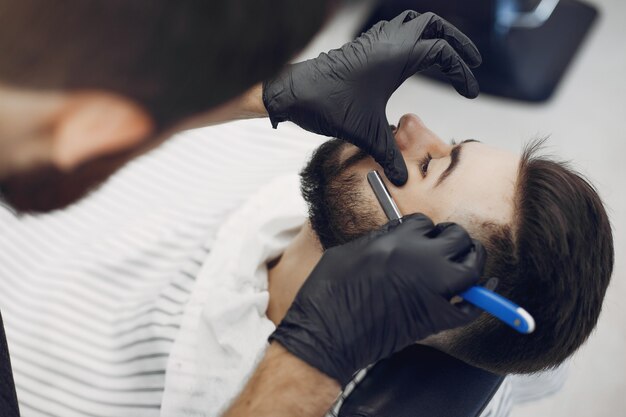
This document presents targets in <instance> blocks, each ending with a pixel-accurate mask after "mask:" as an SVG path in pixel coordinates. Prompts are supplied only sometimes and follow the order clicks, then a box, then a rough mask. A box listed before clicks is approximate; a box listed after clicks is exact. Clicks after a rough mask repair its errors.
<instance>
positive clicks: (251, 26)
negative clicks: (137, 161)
mask: <svg viewBox="0 0 626 417" xmlns="http://www.w3.org/2000/svg"><path fill="white" fill-rule="evenodd" d="M330 3H332V1H331V0H326V1H323V0H322V1H309V0H300V1H298V0H221V1H207V0H176V1H170V0H132V1H129V0H56V1H50V2H47V1H46V2H41V1H37V0H20V1H14V0H0V57H1V58H0V82H2V83H5V84H10V85H13V86H17V87H30V88H37V89H54V90H73V89H104V90H107V91H111V92H116V93H119V94H122V95H124V96H126V97H128V98H131V99H133V100H135V101H136V102H137V103H139V104H140V105H143V106H144V107H145V108H147V109H148V111H149V112H150V113H151V114H152V116H153V117H154V119H155V122H156V123H157V125H158V126H159V127H160V128H164V127H169V125H171V124H173V123H175V122H177V121H179V120H180V119H182V118H184V117H187V116H190V115H193V114H196V113H199V112H202V111H205V110H207V109H210V108H211V107H214V106H216V105H218V104H221V103H224V102H225V101H227V100H229V99H231V98H233V97H235V96H237V95H238V94H240V93H242V92H244V91H245V90H246V89H248V88H249V87H251V86H252V85H254V84H255V83H257V82H259V81H261V80H264V79H267V78H268V77H271V76H272V75H274V74H275V73H277V72H278V71H279V69H280V68H281V67H282V66H283V65H284V64H285V63H286V62H287V61H288V60H289V58H290V57H292V56H293V54H294V53H295V52H296V51H298V50H299V49H301V48H302V47H303V46H304V45H305V44H306V43H307V42H308V41H309V40H310V39H311V37H312V36H313V34H314V33H315V32H316V31H317V30H318V29H319V28H320V26H321V25H322V23H323V21H324V20H325V18H326V16H327V15H328V9H329V4H330Z"/></svg>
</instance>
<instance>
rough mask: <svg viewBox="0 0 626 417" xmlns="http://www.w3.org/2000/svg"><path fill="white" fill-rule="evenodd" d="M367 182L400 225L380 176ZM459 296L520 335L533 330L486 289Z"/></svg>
mask: <svg viewBox="0 0 626 417" xmlns="http://www.w3.org/2000/svg"><path fill="white" fill-rule="evenodd" d="M367 181H368V182H369V184H370V187H372V191H373V192H374V195H376V199H377V200H378V202H379V203H380V206H381V207H382V209H383V211H384V212H385V215H386V216H387V218H388V219H389V220H398V221H399V222H400V223H402V214H401V213H400V210H399V209H398V206H397V205H396V203H395V201H394V200H393V197H391V193H390V192H389V190H388V189H387V187H386V186H385V183H384V182H383V180H382V178H381V177H380V174H379V173H378V172H377V171H370V172H368V173H367ZM459 296H460V297H462V298H463V299H464V300H465V301H467V302H468V303H472V304H474V305H475V306H476V307H478V308H480V309H482V310H484V311H486V312H487V313H489V314H491V315H492V316H494V317H496V318H497V319H499V320H500V321H502V322H504V323H506V324H508V325H509V326H511V327H512V328H514V329H515V330H517V331H518V332H520V333H524V334H528V333H532V332H533V330H535V320H534V319H533V316H531V315H530V314H529V313H528V311H526V310H524V309H523V308H522V307H520V306H518V305H517V304H515V303H513V302H511V301H509V300H507V299H506V298H504V297H502V296H501V295H498V294H496V293H495V292H493V291H490V290H488V289H487V288H484V287H479V286H474V287H471V288H470V289H469V290H467V291H465V292H464V293H462V294H459Z"/></svg>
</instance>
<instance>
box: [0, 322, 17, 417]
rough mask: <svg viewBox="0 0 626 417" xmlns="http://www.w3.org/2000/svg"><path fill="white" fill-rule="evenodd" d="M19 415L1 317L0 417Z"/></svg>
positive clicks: (15, 416)
mask: <svg viewBox="0 0 626 417" xmlns="http://www.w3.org/2000/svg"><path fill="white" fill-rule="evenodd" d="M19 415H20V412H19V410H18V407H17V397H16V395H15V385H14V384H13V373H12V372H11V360H10V359H9V349H8V347H7V342H6V337H5V334H4V326H3V325H2V315H0V416H2V417H18V416H19Z"/></svg>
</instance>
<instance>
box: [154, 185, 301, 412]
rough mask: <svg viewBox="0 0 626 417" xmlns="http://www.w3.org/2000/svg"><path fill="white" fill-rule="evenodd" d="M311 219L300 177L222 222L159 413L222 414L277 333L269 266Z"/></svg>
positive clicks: (267, 191)
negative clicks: (270, 302)
mask: <svg viewBox="0 0 626 417" xmlns="http://www.w3.org/2000/svg"><path fill="white" fill-rule="evenodd" d="M305 219H306V205H305V203H304V200H303V199H302V197H301V196H300V192H299V179H298V176H296V175H291V176H287V177H281V178H278V179H276V180H274V181H273V182H271V183H270V184H268V185H267V186H265V187H263V188H261V189H260V190H259V191H258V192H257V193H256V194H255V195H254V196H253V197H252V198H251V199H250V200H248V201H247V202H246V203H245V204H244V205H243V206H242V207H241V208H240V209H239V210H237V211H236V212H235V213H233V215H232V216H231V217H230V218H229V219H228V220H227V221H226V222H225V223H224V224H223V225H222V227H221V228H220V230H219V231H218V233H217V235H216V238H215V239H216V240H215V241H214V242H212V245H211V246H212V247H213V251H212V252H211V254H210V255H209V257H208V258H207V260H206V262H205V264H204V266H203V267H202V269H201V270H200V273H199V276H198V278H197V284H196V288H195V289H194V294H193V295H192V298H191V301H190V302H189V304H188V305H187V307H186V309H185V313H184V317H183V321H182V326H181V329H180V332H179V335H178V338H177V340H176V342H175V343H174V348H173V350H172V353H171V356H170V360H169V363H168V369H167V373H166V380H165V392H164V395H163V403H162V407H161V415H162V416H180V415H188V414H189V415H201V416H215V417H217V416H219V415H220V414H221V413H222V412H223V411H224V409H225V407H227V406H228V405H229V404H230V403H231V401H232V400H233V398H235V397H236V396H237V394H238V393H239V392H240V391H241V389H242V388H243V386H244V384H245V382H246V381H247V380H248V378H249V377H250V375H251V373H252V371H253V370H254V368H256V365H257V364H258V362H259V360H260V359H261V357H262V355H263V353H264V352H265V350H266V348H267V346H268V344H267V338H268V336H269V335H270V334H271V333H272V331H273V330H274V329H275V326H274V324H273V323H272V322H271V321H270V320H269V319H268V318H267V317H266V314H265V313H266V310H267V305H268V300H269V293H268V289H267V288H268V282H267V268H266V262H267V261H269V260H271V259H273V258H275V257H276V256H278V255H279V254H281V253H282V252H283V251H284V249H285V248H286V247H287V245H288V244H289V242H290V241H291V239H293V237H294V236H295V235H296V234H297V232H298V231H299V229H300V228H301V227H302V224H303V223H304V221H305Z"/></svg>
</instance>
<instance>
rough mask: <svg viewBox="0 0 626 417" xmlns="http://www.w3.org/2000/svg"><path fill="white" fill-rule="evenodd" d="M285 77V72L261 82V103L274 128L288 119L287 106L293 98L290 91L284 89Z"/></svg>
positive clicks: (286, 75)
mask: <svg viewBox="0 0 626 417" xmlns="http://www.w3.org/2000/svg"><path fill="white" fill-rule="evenodd" d="M285 77H288V74H287V73H283V74H280V75H278V76H277V77H276V78H273V79H270V80H266V81H264V82H263V94H262V97H263V105H264V106H265V109H266V110H267V114H268V115H269V118H270V122H271V123H272V127H273V128H274V129H276V128H277V127H278V124H279V123H280V122H285V121H288V120H289V114H288V112H287V108H288V107H289V105H290V103H291V102H292V101H293V99H292V98H291V93H290V92H287V91H286V90H285V89H286V85H285V84H286V83H285Z"/></svg>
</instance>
